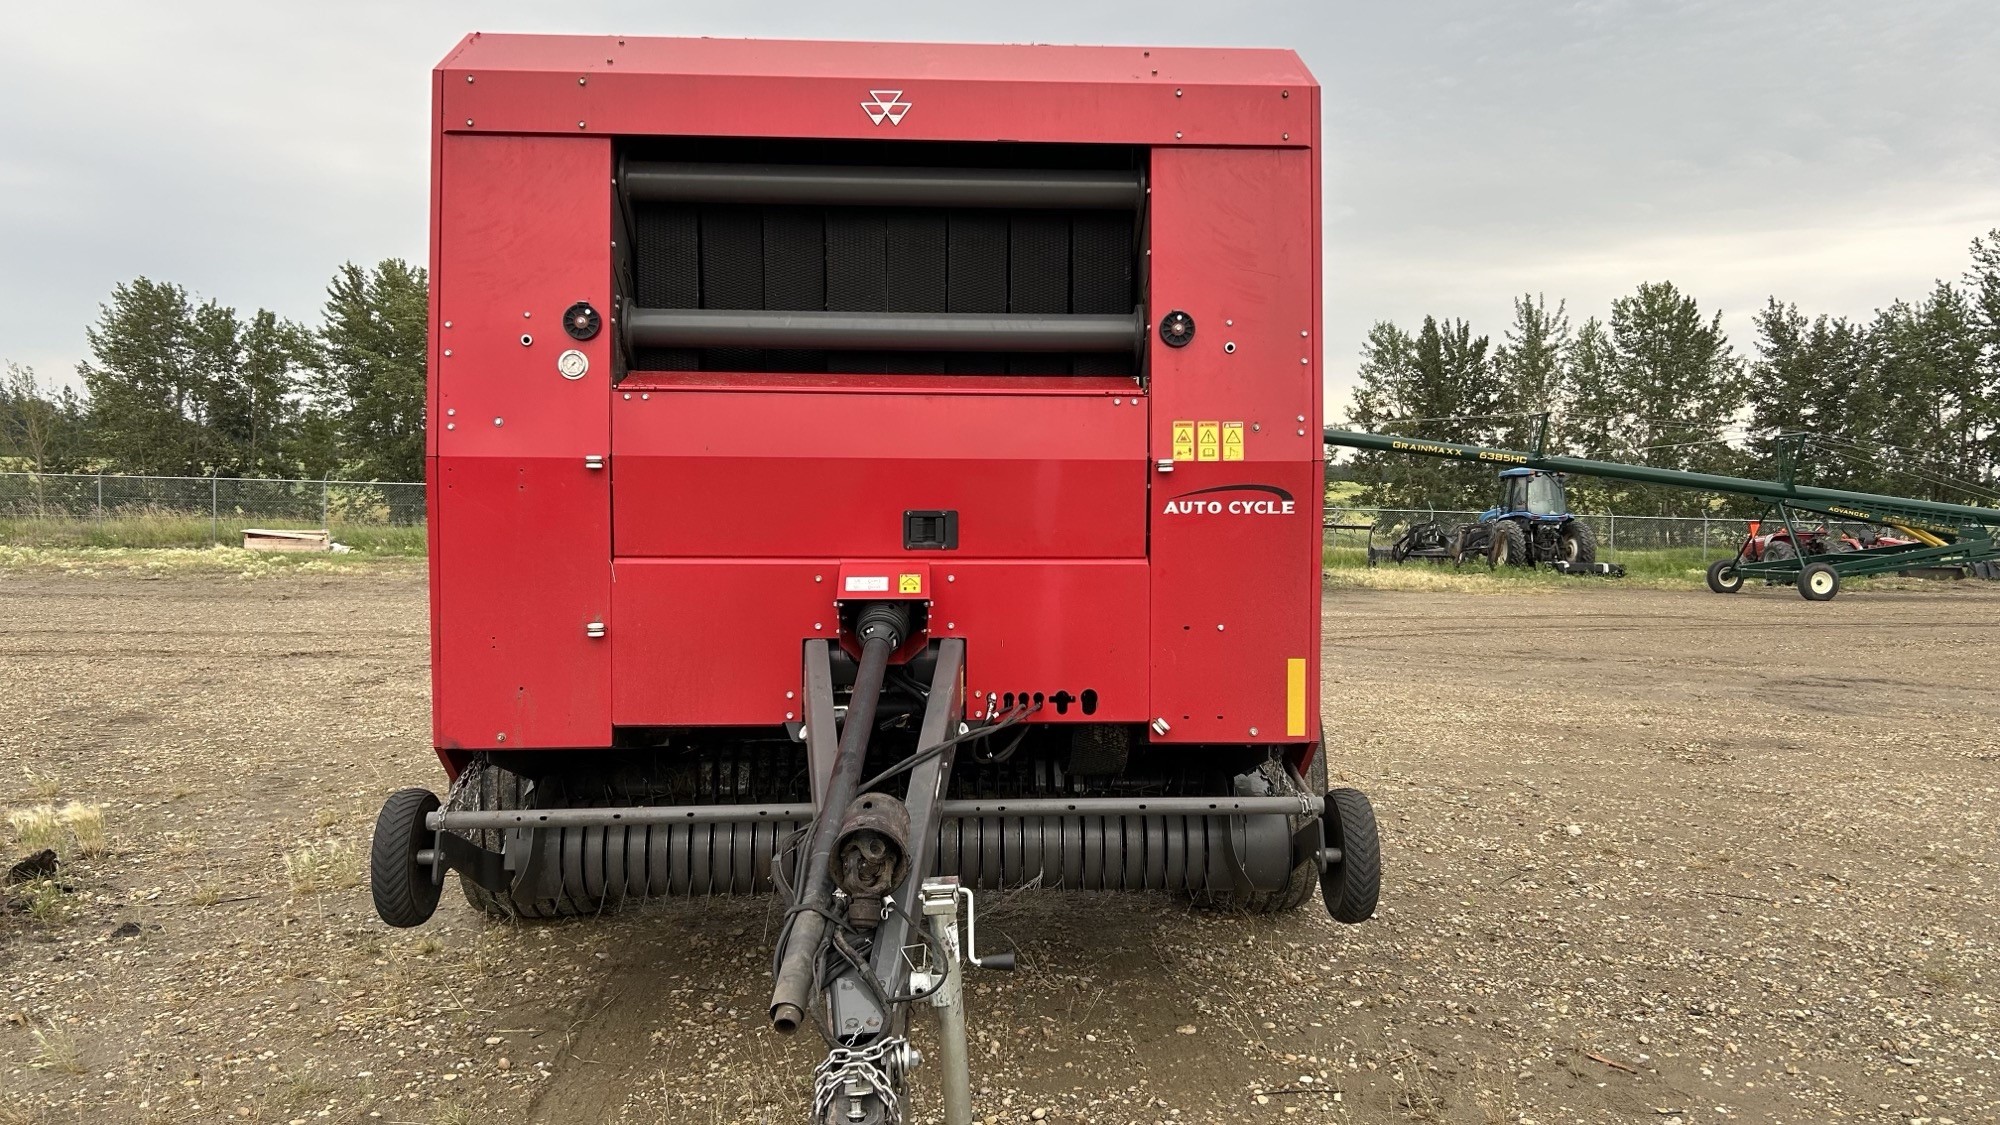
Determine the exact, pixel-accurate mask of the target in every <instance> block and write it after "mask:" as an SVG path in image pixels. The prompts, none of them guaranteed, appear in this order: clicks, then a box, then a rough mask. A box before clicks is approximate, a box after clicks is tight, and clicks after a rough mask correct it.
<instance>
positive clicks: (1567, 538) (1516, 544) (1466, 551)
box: [1454, 469, 1597, 572]
mask: <svg viewBox="0 0 2000 1125" xmlns="http://www.w3.org/2000/svg"><path fill="white" fill-rule="evenodd" d="M1500 489H1501V492H1500V503H1498V504H1496V505H1495V506H1493V507H1491V508H1488V509H1486V510H1485V511H1483V512H1481V513H1479V522H1478V523H1470V524H1466V525H1465V526H1464V527H1462V528H1460V529H1459V532H1458V542H1457V549H1456V551H1455V552H1454V554H1455V557H1456V558H1457V559H1459V560H1465V559H1471V558H1477V557H1478V556H1479V555H1480V554H1482V553H1483V554H1484V555H1485V556H1486V565H1488V566H1491V567H1502V566H1536V565H1538V564H1539V565H1544V566H1553V567H1555V568H1556V569H1558V570H1562V571H1570V572H1589V571H1595V570H1596V569H1597V566H1596V563H1597V534H1596V533H1595V532H1593V531H1592V530H1591V529H1590V525H1589V524H1587V523H1585V522H1584V521H1583V520H1582V519H1580V518H1578V517H1577V516H1576V515H1575V514H1574V513H1572V512H1571V511H1570V510H1569V504H1568V502H1567V501H1565V500H1564V498H1563V475H1562V474H1561V473H1549V472H1543V471H1541V470H1539V469H1503V470H1501V472H1500Z"/></svg>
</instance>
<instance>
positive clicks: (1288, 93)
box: [1250, 90, 1292, 734]
mask: <svg viewBox="0 0 2000 1125" xmlns="http://www.w3.org/2000/svg"><path fill="white" fill-rule="evenodd" d="M1278 96H1279V97H1281V98H1289V97H1291V96H1292V92H1291V91H1290V90H1280V91H1278ZM1250 733H1252V734H1255V733H1257V732H1256V731H1251V732H1250Z"/></svg>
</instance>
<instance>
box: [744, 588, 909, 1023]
mask: <svg viewBox="0 0 2000 1125" xmlns="http://www.w3.org/2000/svg"><path fill="white" fill-rule="evenodd" d="M908 620H909V619H908V617H907V614H906V611H905V610H904V608H903V607H902V606H900V605H898V604H896V603H894V602H872V603H870V604H869V605H867V606H865V607H863V609H862V610H861V613H860V616H859V617H858V618H857V619H856V622H855V633H856V635H858V636H859V637H860V638H861V664H860V667H859V668H858V669H857V671H856V672H855V676H854V690H853V692H852V694H850V695H849V696H848V697H847V722H846V723H845V725H843V726H842V727H841V730H840V748H839V750H837V751H836V752H835V754H834V757H833V770H832V777H831V778H829V779H828V782H827V788H826V800H824V801H823V802H821V803H820V807H819V811H818V812H817V813H816V814H815V815H814V817H813V825H812V838H811V841H812V842H811V850H809V851H808V852H807V853H806V859H805V866H804V867H803V868H802V869H801V870H800V879H799V890H798V896H799V897H798V901H796V902H794V903H793V904H792V918H791V925H790V926H789V927H788V928H787V930H786V934H785V938H784V946H783V948H782V949H781V950H780V951H779V955H778V970H777V976H776V980H775V981H774V982H773V983H772V987H771V1026H772V1027H774V1028H776V1029H777V1030H779V1031H781V1032H784V1033H786V1034H790V1033H791V1032H794V1031H797V1030H798V1028H799V1024H800V1023H802V1022H804V1020H805V1008H806V1005H807V1004H809V1003H812V999H813V998H812V989H813V980H814V977H815V976H816V973H815V971H814V970H815V968H816V966H817V965H818V962H819V958H820V948H821V946H822V945H824V944H825V942H826V922H827V913H828V912H829V911H830V910H831V909H832V907H833V872H832V870H831V865H830V864H829V862H828V861H829V859H830V857H831V856H832V854H833V843H834V837H835V836H836V835H838V834H839V832H840V818H841V816H842V815H843V814H844V813H845V812H846V811H847V806H848V805H849V804H850V803H851V802H852V801H853V800H854V797H855V794H856V791H857V790H859V789H860V785H861V766H862V762H863V760H864V759H866V758H867V756H868V736H869V735H870V734H871V733H873V731H874V729H875V704H876V701H877V700H878V699H880V698H881V695H882V680H883V677H884V676H885V675H886V674H887V672H888V669H889V656H890V654H892V653H894V652H895V651H896V649H897V648H899V647H901V645H902V643H903V636H904V634H905V633H906V632H907V631H908V628H909V625H908Z"/></svg>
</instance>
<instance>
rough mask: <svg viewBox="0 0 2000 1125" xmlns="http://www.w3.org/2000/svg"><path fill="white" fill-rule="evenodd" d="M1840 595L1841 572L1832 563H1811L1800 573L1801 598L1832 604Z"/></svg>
mask: <svg viewBox="0 0 2000 1125" xmlns="http://www.w3.org/2000/svg"><path fill="white" fill-rule="evenodd" d="M1838 593H1840V572H1839V571H1838V570H1835V569H1834V568H1833V565H1832V564H1831V563H1823V562H1810V563H1807V564H1806V565H1805V569H1804V570H1801V571H1799V596H1800V597H1802V598H1804V599H1805V600H1807V601H1809V602H1830V601H1832V600H1833V598H1834V595H1835V594H1838Z"/></svg>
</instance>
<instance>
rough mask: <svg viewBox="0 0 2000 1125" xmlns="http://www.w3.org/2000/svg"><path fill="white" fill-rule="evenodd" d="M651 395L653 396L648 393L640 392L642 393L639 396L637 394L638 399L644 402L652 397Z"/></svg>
mask: <svg viewBox="0 0 2000 1125" xmlns="http://www.w3.org/2000/svg"><path fill="white" fill-rule="evenodd" d="M652 397H653V396H652V395H650V394H642V395H640V396H639V399H640V401H642V402H645V401H650V400H651V399H652Z"/></svg>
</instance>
